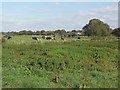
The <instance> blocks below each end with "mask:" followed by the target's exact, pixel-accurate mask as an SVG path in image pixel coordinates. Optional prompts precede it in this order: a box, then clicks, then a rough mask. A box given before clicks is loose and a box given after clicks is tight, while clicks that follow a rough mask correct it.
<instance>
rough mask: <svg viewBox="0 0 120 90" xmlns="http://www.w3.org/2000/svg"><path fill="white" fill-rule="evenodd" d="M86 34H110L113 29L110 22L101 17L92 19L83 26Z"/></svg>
mask: <svg viewBox="0 0 120 90" xmlns="http://www.w3.org/2000/svg"><path fill="white" fill-rule="evenodd" d="M83 30H84V31H85V34H86V35H88V36H108V35H110V34H111V32H112V29H111V28H110V27H109V25H108V24H106V23H104V22H102V21H100V20H99V19H92V20H90V21H89V24H86V25H85V26H84V27H83Z"/></svg>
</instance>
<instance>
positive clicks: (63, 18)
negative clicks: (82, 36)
mask: <svg viewBox="0 0 120 90" xmlns="http://www.w3.org/2000/svg"><path fill="white" fill-rule="evenodd" d="M117 7H118V6H117V3H116V2H4V3H2V31H20V30H32V31H38V30H43V29H44V30H57V29H65V30H73V29H77V30H81V29H82V27H83V26H84V25H86V24H87V23H88V22H89V20H90V19H93V18H98V19H100V20H102V21H104V22H105V23H108V24H109V25H110V27H111V28H115V27H117V20H118V17H117Z"/></svg>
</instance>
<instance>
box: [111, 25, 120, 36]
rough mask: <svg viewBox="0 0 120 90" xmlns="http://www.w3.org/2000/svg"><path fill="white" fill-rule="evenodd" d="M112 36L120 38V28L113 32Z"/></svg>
mask: <svg viewBox="0 0 120 90" xmlns="http://www.w3.org/2000/svg"><path fill="white" fill-rule="evenodd" d="M112 34H113V35H115V36H117V37H120V27H119V28H115V29H114V30H113V31H112Z"/></svg>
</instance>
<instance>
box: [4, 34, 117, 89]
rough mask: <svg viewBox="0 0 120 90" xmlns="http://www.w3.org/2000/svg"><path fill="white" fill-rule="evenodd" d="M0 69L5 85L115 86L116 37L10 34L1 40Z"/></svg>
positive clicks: (28, 86)
mask: <svg viewBox="0 0 120 90" xmlns="http://www.w3.org/2000/svg"><path fill="white" fill-rule="evenodd" d="M38 38H40V37H39V36H38ZM92 39H93V40H92ZM2 69H3V72H2V73H3V74H2V75H3V82H2V86H3V87H5V88H10V87H12V88H82V87H85V88H117V87H118V40H117V39H115V38H114V39H110V38H107V40H104V39H103V38H101V40H95V39H94V38H93V37H81V39H80V40H78V39H76V38H65V41H61V40H60V39H59V37H58V38H57V40H55V41H54V40H53V41H45V40H43V39H40V40H39V41H34V40H32V39H31V36H14V37H13V38H12V39H10V40H6V41H5V42H4V43H3V44H2Z"/></svg>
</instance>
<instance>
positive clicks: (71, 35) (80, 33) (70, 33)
mask: <svg viewBox="0 0 120 90" xmlns="http://www.w3.org/2000/svg"><path fill="white" fill-rule="evenodd" d="M83 35H84V34H83V32H82V31H77V32H69V33H67V36H68V37H78V36H83Z"/></svg>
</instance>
